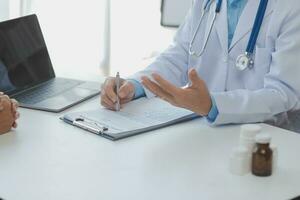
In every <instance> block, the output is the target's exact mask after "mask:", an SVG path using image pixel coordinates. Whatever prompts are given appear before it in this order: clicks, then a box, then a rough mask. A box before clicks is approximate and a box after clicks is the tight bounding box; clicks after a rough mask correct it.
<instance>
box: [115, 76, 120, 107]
mask: <svg viewBox="0 0 300 200" xmlns="http://www.w3.org/2000/svg"><path fill="white" fill-rule="evenodd" d="M119 91H120V73H119V72H117V75H116V93H117V103H116V111H120V98H119Z"/></svg>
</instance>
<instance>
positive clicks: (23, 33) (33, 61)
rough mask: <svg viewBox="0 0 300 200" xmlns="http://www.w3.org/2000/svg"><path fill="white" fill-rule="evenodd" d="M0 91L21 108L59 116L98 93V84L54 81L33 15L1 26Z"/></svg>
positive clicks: (47, 55)
mask: <svg viewBox="0 0 300 200" xmlns="http://www.w3.org/2000/svg"><path fill="white" fill-rule="evenodd" d="M0 91H2V92H5V93H6V94H7V95H9V96H10V97H11V98H15V99H16V100H18V101H19V103H20V106H21V107H24V108H30V109H37V110H44V111H49V112H61V111H63V110H65V109H67V108H69V107H71V106H73V105H75V104H78V103H80V102H82V101H84V100H87V99H89V98H91V97H93V96H96V95H98V94H99V93H100V83H97V82H86V81H80V80H73V79H66V78H58V77H55V73H54V69H53V66H52V64H51V60H50V57H49V53H48V50H47V47H46V43H45V41H44V38H43V34H42V31H41V28H40V25H39V22H38V19H37V16H36V15H29V16H25V17H21V18H17V19H13V20H9V21H4V22H1V23H0Z"/></svg>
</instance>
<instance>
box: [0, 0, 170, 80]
mask: <svg viewBox="0 0 300 200" xmlns="http://www.w3.org/2000/svg"><path fill="white" fill-rule="evenodd" d="M0 1H1V0H0ZM27 1H28V0H27ZM30 1H31V3H32V4H31V6H29V10H30V13H36V14H37V15H38V16H39V19H40V23H41V25H42V30H43V33H44V36H45V40H46V43H47V46H48V50H49V53H50V56H51V60H52V63H53V65H54V68H55V71H56V73H57V75H58V76H67V77H73V78H81V79H95V78H96V77H97V76H99V74H100V70H99V66H100V62H101V59H102V56H103V55H104V53H103V52H101V50H102V45H103V44H104V38H103V33H104V29H103V25H104V14H105V12H104V9H105V6H104V3H105V0H84V1H83V0H82V1H75V0H30ZM160 2H161V0H126V1H124V0H111V18H112V19H111V70H110V74H111V75H115V73H116V72H117V71H120V73H121V75H122V76H128V75H130V74H132V73H134V72H135V71H137V70H139V69H141V68H143V67H144V66H145V65H147V64H146V63H147V61H146V62H145V58H147V57H149V56H151V55H152V54H153V53H155V52H158V51H162V50H163V49H165V48H166V47H167V46H168V44H169V43H170V42H171V40H172V37H173V34H174V29H173V30H171V29H166V28H163V27H161V26H160ZM27 9H28V7H27ZM82 67H84V68H85V69H86V73H85V74H82V73H81V74H80V73H79V74H78V73H76V72H77V70H76V69H78V68H82Z"/></svg>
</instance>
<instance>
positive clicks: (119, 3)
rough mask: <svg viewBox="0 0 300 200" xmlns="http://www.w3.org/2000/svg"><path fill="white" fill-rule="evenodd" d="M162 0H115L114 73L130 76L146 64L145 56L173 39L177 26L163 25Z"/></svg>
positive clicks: (112, 66) (113, 1) (113, 4)
mask: <svg viewBox="0 0 300 200" xmlns="http://www.w3.org/2000/svg"><path fill="white" fill-rule="evenodd" d="M160 3H161V0H128V1H124V0H112V5H111V7H112V11H111V12H112V13H111V16H112V24H111V26H112V29H111V32H112V38H111V40H112V42H111V44H112V45H111V51H112V54H111V74H112V75H114V74H115V73H116V72H117V71H120V73H121V75H123V76H127V75H130V74H132V73H134V72H135V71H137V70H140V69H142V68H143V67H145V66H146V65H147V64H149V62H148V61H147V60H145V58H147V57H149V56H151V55H152V54H155V52H159V51H162V50H163V49H165V48H166V47H167V46H168V45H169V44H170V42H171V41H172V38H173V35H174V33H175V30H174V29H167V28H163V27H161V26H160Z"/></svg>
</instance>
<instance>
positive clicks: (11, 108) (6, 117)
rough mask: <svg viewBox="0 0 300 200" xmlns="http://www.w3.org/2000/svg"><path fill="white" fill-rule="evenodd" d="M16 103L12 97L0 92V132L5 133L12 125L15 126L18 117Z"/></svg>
mask: <svg viewBox="0 0 300 200" xmlns="http://www.w3.org/2000/svg"><path fill="white" fill-rule="evenodd" d="M17 108H18V103H17V101H16V100H14V99H10V98H9V97H8V96H6V95H3V93H0V134H3V133H6V132H8V131H10V130H11V128H12V127H14V128H16V127H17V123H16V120H17V119H18V118H19V113H18V111H17Z"/></svg>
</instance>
